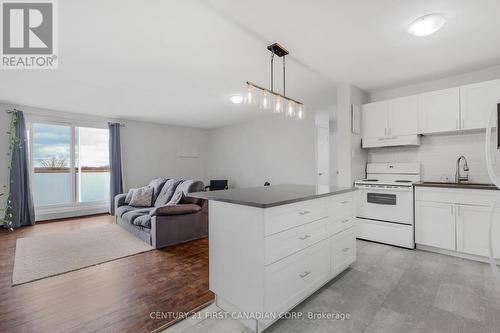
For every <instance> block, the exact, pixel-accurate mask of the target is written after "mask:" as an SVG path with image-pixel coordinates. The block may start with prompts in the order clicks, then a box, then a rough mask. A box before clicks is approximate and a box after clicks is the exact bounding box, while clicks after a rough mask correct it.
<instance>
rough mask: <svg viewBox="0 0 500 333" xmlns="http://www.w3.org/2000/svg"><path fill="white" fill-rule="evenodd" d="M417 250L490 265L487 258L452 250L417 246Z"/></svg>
mask: <svg viewBox="0 0 500 333" xmlns="http://www.w3.org/2000/svg"><path fill="white" fill-rule="evenodd" d="M417 250H422V251H427V252H434V253H439V254H444V255H447V256H451V257H457V258H462V259H469V260H474V261H480V262H484V263H487V264H489V263H490V260H489V258H488V257H483V256H478V255H474V254H467V253H462V252H456V251H452V250H445V249H440V248H438V247H434V246H428V245H420V244H417ZM497 260H498V259H497Z"/></svg>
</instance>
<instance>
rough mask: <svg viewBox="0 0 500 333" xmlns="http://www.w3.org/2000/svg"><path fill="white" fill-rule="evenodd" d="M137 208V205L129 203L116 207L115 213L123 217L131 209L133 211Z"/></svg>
mask: <svg viewBox="0 0 500 333" xmlns="http://www.w3.org/2000/svg"><path fill="white" fill-rule="evenodd" d="M136 209H137V208H136V207H132V206H128V205H125V206H120V207H118V208H117V209H116V211H115V215H116V216H117V217H122V216H123V214H125V213H127V212H130V211H133V210H136Z"/></svg>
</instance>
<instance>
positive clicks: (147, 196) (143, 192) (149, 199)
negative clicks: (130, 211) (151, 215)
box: [130, 186, 154, 207]
mask: <svg viewBox="0 0 500 333" xmlns="http://www.w3.org/2000/svg"><path fill="white" fill-rule="evenodd" d="M153 194H154V189H153V188H152V187H150V186H146V187H141V188H138V189H135V190H134V193H133V194H132V200H130V206H134V207H151V204H152V203H153Z"/></svg>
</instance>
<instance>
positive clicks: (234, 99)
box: [229, 95, 243, 104]
mask: <svg viewBox="0 0 500 333" xmlns="http://www.w3.org/2000/svg"><path fill="white" fill-rule="evenodd" d="M229 99H230V100H231V102H232V103H233V104H241V102H243V96H241V95H233V96H231V98H229Z"/></svg>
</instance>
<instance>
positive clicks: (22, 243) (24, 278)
mask: <svg viewBox="0 0 500 333" xmlns="http://www.w3.org/2000/svg"><path fill="white" fill-rule="evenodd" d="M150 250H153V247H151V246H150V245H149V244H146V243H144V242H143V241H142V240H140V239H138V238H136V237H134V236H133V235H132V234H130V233H129V232H127V231H126V230H124V229H122V228H121V227H120V226H118V225H116V224H110V225H106V226H102V227H92V228H88V229H82V230H74V231H65V232H60V233H51V234H47V235H42V236H34V237H26V238H19V239H17V243H16V257H15V259H14V271H13V274H12V284H13V285H18V284H22V283H26V282H31V281H35V280H40V279H43V278H46V277H50V276H54V275H59V274H63V273H67V272H70V271H74V270H78V269H82V268H85V267H89V266H94V265H97V264H101V263H104V262H107V261H111V260H115V259H119V258H123V257H126V256H130V255H134V254H138V253H141V252H146V251H150Z"/></svg>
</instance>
